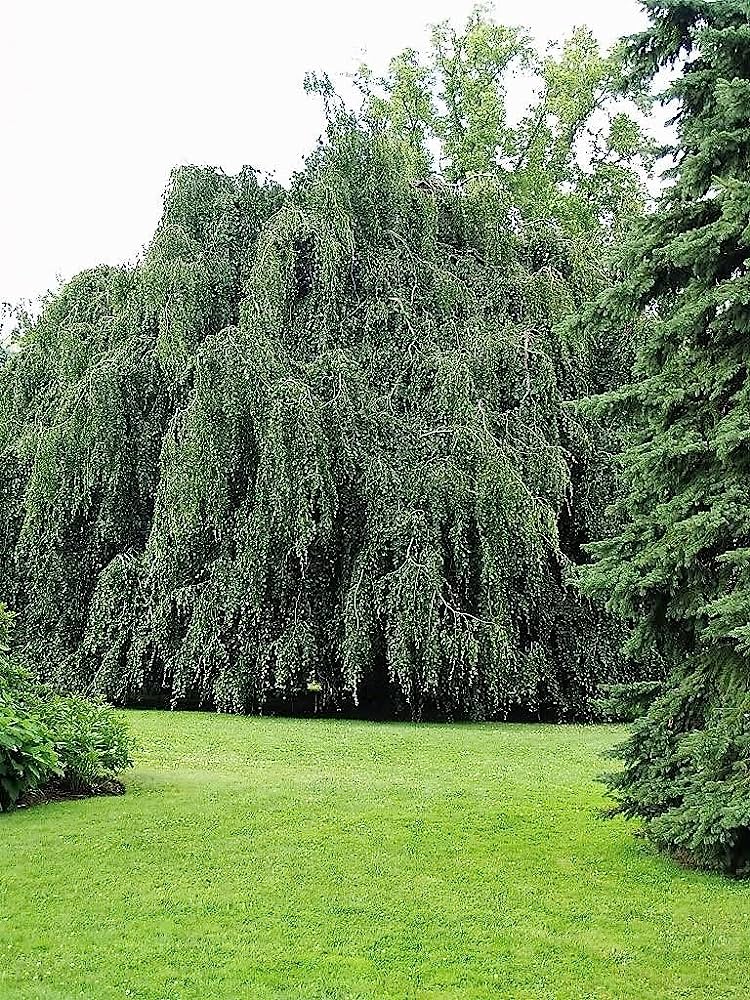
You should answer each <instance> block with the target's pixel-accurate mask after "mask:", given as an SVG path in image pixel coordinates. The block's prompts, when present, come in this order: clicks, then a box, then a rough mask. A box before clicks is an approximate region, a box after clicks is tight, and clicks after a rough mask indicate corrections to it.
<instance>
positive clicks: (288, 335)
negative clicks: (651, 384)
mask: <svg viewBox="0 0 750 1000" xmlns="http://www.w3.org/2000/svg"><path fill="white" fill-rule="evenodd" d="M618 66H619V64H618V61H617V59H616V58H615V57H614V56H612V57H606V58H605V57H603V56H601V55H600V53H599V51H598V49H597V47H596V45H595V44H594V42H593V40H592V39H591V36H590V35H588V34H587V33H585V32H579V33H577V34H576V35H574V36H573V38H572V39H571V40H570V41H569V42H568V43H567V44H566V46H565V47H563V49H562V50H561V51H559V52H558V53H556V54H551V55H548V56H547V57H545V58H543V59H540V58H539V57H537V56H535V55H534V53H533V52H532V50H531V48H530V46H529V44H528V42H527V40H526V39H525V38H524V37H523V36H522V34H521V33H519V32H518V31H516V30H514V29H507V28H503V27H500V26H497V25H494V24H492V23H491V22H490V21H489V20H488V19H487V17H486V16H485V15H483V14H482V13H481V12H477V13H476V14H475V15H474V16H473V17H472V18H471V19H470V20H469V23H468V24H467V26H466V27H465V29H464V30H463V32H457V31H455V30H453V29H451V28H450V27H449V26H447V25H443V26H440V27H438V28H436V29H435V32H434V36H433V45H432V49H431V53H430V56H429V58H427V59H425V60H424V61H421V60H420V58H419V57H418V56H417V55H416V54H415V53H413V52H406V53H402V54H401V55H400V56H398V57H397V58H396V59H395V60H394V61H393V62H392V64H391V66H390V68H389V71H388V73H387V74H386V76H385V77H383V78H380V79H378V78H376V77H375V76H374V75H373V74H372V73H371V72H370V71H369V70H368V69H367V68H366V67H363V68H362V69H361V70H360V71H359V72H358V73H357V74H356V77H355V83H356V85H357V86H358V88H359V90H360V92H361V102H360V103H359V104H358V105H357V106H356V107H355V108H354V109H351V108H349V107H347V106H346V105H345V104H344V102H343V101H342V100H341V99H340V98H339V97H338V95H337V94H336V92H335V90H334V88H333V86H332V84H331V82H330V80H329V79H328V78H326V77H311V78H310V79H309V80H308V87H309V89H310V90H312V91H315V92H316V93H317V94H318V95H319V96H320V97H321V98H322V100H323V102H324V105H325V109H326V116H327V131H326V135H325V138H324V139H323V140H322V141H321V142H320V144H319V146H318V148H317V149H316V150H315V151H314V152H313V153H312V154H311V155H310V157H309V158H308V160H307V162H306V164H305V167H304V169H303V170H301V171H300V172H299V173H298V174H297V175H296V176H295V177H294V178H293V179H292V181H291V183H290V185H289V187H288V189H286V190H282V189H281V188H280V187H279V186H277V185H276V184H273V183H269V182H264V183H261V182H259V180H258V178H257V177H256V176H255V174H254V173H253V172H252V171H250V170H244V171H243V172H242V173H241V174H240V175H239V176H238V177H228V176H226V175H224V174H223V173H221V172H219V171H215V170H209V169H198V168H183V169H181V170H178V171H176V172H175V173H174V175H173V177H172V180H171V183H170V186H169V189H168V192H167V196H166V200H165V207H164V214H163V218H162V220H161V222H160V224H159V227H158V229H157V232H156V234H155V237H154V239H153V242H152V243H151V245H150V247H149V248H148V250H147V252H146V253H145V256H144V258H143V260H142V261H141V262H140V263H139V264H138V265H137V266H135V267H132V268H99V269H95V270H93V271H89V272H85V273H84V274H81V275H79V276H78V277H77V278H75V279H74V280H73V281H72V282H70V283H69V284H68V285H66V286H65V287H63V288H62V289H61V290H60V291H59V292H58V294H57V295H55V296H54V297H53V298H52V299H51V300H50V301H49V302H48V303H47V305H46V306H45V308H44V310H43V312H42V314H41V316H40V317H39V319H38V320H37V321H36V322H35V323H33V324H31V325H30V327H29V328H28V329H27V331H26V333H25V335H24V337H23V340H22V350H21V352H20V353H19V354H18V355H17V356H15V357H13V358H12V359H10V360H9V361H8V363H7V364H5V365H4V366H3V367H2V369H0V382H1V385H0V463H1V468H0V491H1V492H0V590H2V591H3V592H4V593H7V594H8V595H9V596H10V597H11V598H12V600H13V602H14V604H15V605H16V606H17V607H18V608H19V609H21V611H22V615H21V616H20V624H21V629H22V633H23V641H24V644H25V646H26V650H27V653H29V654H30V655H31V656H32V657H33V658H34V660H35V662H37V663H38V664H39V668H40V670H41V672H42V673H43V674H44V676H45V677H47V678H48V679H50V680H53V681H54V682H56V683H58V684H60V685H63V686H66V687H75V688H85V689H95V690H99V691H103V692H106V694H107V695H108V696H109V697H111V698H113V699H116V700H118V701H120V702H127V701H131V702H132V701H138V700H139V699H143V698H156V699H158V700H160V701H161V702H163V703H167V704H170V705H172V706H178V705H181V704H186V703H196V702H197V703H201V704H208V705H213V706H215V707H216V708H218V709H219V710H222V711H253V710H260V709H262V708H263V707H264V706H266V705H268V704H269V702H271V703H276V702H278V701H282V702H285V703H286V704H293V699H294V697H295V694H298V693H299V692H303V693H304V692H305V691H306V690H307V689H308V688H309V689H311V690H315V691H319V692H320V694H321V697H322V700H323V702H324V703H326V704H328V705H330V706H332V707H338V708H352V707H353V706H355V705H359V706H360V708H361V710H362V711H365V712H373V711H376V710H377V711H382V712H387V713H388V714H391V715H406V716H412V717H417V718H419V717H425V716H438V717H468V718H493V717H499V716H506V715H507V714H508V713H510V712H512V711H515V710H521V711H523V712H525V713H529V714H535V715H538V714H540V713H544V714H546V715H549V716H553V717H558V718H586V717H589V716H590V715H591V714H592V712H593V710H594V709H593V697H594V695H595V694H596V691H597V688H598V685H599V684H600V683H601V682H602V681H609V682H611V681H615V680H622V679H626V678H630V677H632V676H633V670H634V669H635V668H634V667H633V665H632V663H631V662H630V661H629V660H628V659H627V658H625V657H623V656H622V655H621V653H620V651H619V646H620V643H621V640H622V628H623V627H622V626H621V625H620V624H618V623H617V621H616V619H614V618H613V617H612V616H610V615H609V614H608V613H606V612H602V611H598V610H596V609H594V608H593V607H592V606H591V605H590V604H589V602H588V600H587V599H585V598H582V597H581V596H580V595H579V594H578V593H577V591H576V590H575V588H574V587H573V586H572V577H573V575H574V571H575V568H576V564H577V563H578V562H580V561H581V559H582V558H583V556H582V545H583V543H584V542H585V541H586V539H587V538H589V537H591V533H592V527H593V526H594V525H596V524H597V523H598V521H599V520H600V519H601V517H602V510H603V505H604V503H605V501H606V498H607V494H608V492H611V489H612V481H611V476H610V474H609V473H608V472H607V471H606V464H605V463H604V462H603V460H602V455H601V451H602V449H603V448H606V446H607V440H606V438H607V434H606V432H604V431H600V430H597V429H595V428H594V426H593V425H592V424H590V423H587V422H586V421H585V420H584V418H582V417H581V416H580V415H578V414H576V413H575V412H574V411H572V410H571V409H570V408H569V407H567V406H566V403H565V401H566V399H567V398H569V397H573V396H576V395H580V394H581V393H582V392H584V391H590V390H592V388H593V389H594V390H596V389H600V388H602V387H608V386H611V385H612V384H613V381H614V382H617V381H618V380H620V379H621V377H622V372H623V370H624V368H626V367H627V361H628V357H629V353H630V350H631V348H630V345H629V343H628V341H627V339H625V340H623V339H622V338H620V337H618V338H610V339H608V338H602V339H601V341H600V342H599V343H597V344H596V345H594V346H593V347H592V346H591V344H590V343H589V342H586V343H585V344H584V342H583V341H577V340H576V339H575V338H572V339H571V338H565V337H563V336H561V335H560V334H559V333H557V332H556V331H557V326H558V324H559V322H560V321H561V320H563V319H564V318H565V317H566V316H568V315H569V314H570V313H571V311H573V310H576V309H577V308H578V307H579V306H580V305H581V303H582V302H584V301H586V300H588V299H589V298H590V297H591V296H592V294H594V292H595V291H596V290H597V289H598V288H600V287H601V286H602V284H603V282H604V281H605V280H606V277H607V273H608V262H609V257H610V256H611V255H612V254H613V253H614V249H615V247H616V245H617V243H618V241H619V239H620V235H621V232H622V229H623V227H625V226H626V225H627V224H628V222H629V220H631V219H632V217H633V216H634V215H635V214H637V212H638V210H639V206H640V205H642V200H643V197H642V186H641V184H640V181H639V172H638V168H639V164H641V163H642V162H643V161H644V160H645V159H647V156H648V146H647V143H646V142H645V140H644V139H643V137H642V136H641V134H640V131H639V130H638V128H637V126H636V125H635V122H634V121H633V119H632V118H630V117H628V116H627V115H624V114H623V113H622V112H621V111H619V112H618V111H616V108H617V107H619V105H618V104H617V102H616V99H615V94H616V91H617V86H618V82H619V75H620V71H619V68H618ZM519 68H520V69H524V70H525V71H527V72H530V73H534V74H536V77H537V80H538V82H539V85H540V89H539V95H538V99H537V102H536V103H535V105H534V106H533V107H532V108H531V109H530V110H529V111H528V114H527V115H526V116H525V117H523V118H522V120H521V121H520V123H517V124H515V125H511V124H510V123H509V119H508V115H507V113H506V110H505V108H506V93H505V92H506V84H507V82H508V80H509V79H510V78H511V77H512V74H513V73H514V72H515V71H516V69H519Z"/></svg>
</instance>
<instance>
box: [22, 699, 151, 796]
mask: <svg viewBox="0 0 750 1000" xmlns="http://www.w3.org/2000/svg"><path fill="white" fill-rule="evenodd" d="M39 718H40V719H41V720H42V722H43V723H44V724H45V725H46V726H47V728H48V730H49V732H50V733H51V734H52V742H53V745H54V748H55V752H56V754H57V759H58V761H59V767H60V770H61V773H62V777H63V780H64V782H65V785H66V787H68V788H71V789H74V790H88V789H92V788H95V787H96V785H97V784H98V783H100V782H101V781H102V780H104V779H107V778H111V777H114V776H115V775H117V774H119V773H120V772H121V771H124V770H125V769H126V768H128V767H132V766H133V759H132V756H131V753H132V742H131V740H130V737H129V735H128V728H127V723H126V722H125V719H124V718H123V717H122V716H120V715H118V714H116V713H115V712H113V711H112V709H111V707H110V706H109V705H107V704H106V703H104V702H102V701H99V700H92V699H88V698H78V697H72V696H68V697H60V696H56V697H52V698H50V699H48V700H46V701H45V703H44V704H43V705H42V706H41V708H40V711H39Z"/></svg>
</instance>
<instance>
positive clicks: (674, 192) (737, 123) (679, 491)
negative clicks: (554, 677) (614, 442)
mask: <svg viewBox="0 0 750 1000" xmlns="http://www.w3.org/2000/svg"><path fill="white" fill-rule="evenodd" d="M645 6H646V8H647V9H648V11H649V14H650V16H651V28H650V30H649V31H648V32H646V33H645V34H644V35H642V36H640V37H638V38H637V39H635V40H634V42H633V46H632V49H631V69H632V72H633V73H634V75H635V76H636V77H637V78H639V79H642V78H644V77H645V78H646V79H650V78H651V77H652V76H653V75H654V74H655V73H656V72H658V71H659V70H660V69H662V68H664V67H675V66H676V67H678V68H679V76H678V77H677V79H676V81H675V82H674V84H673V85H672V86H671V87H670V89H669V91H668V92H667V94H666V98H667V99H673V98H674V99H677V100H678V101H679V111H678V113H677V118H676V124H677V128H678V145H677V147H676V149H675V150H674V156H675V161H676V165H675V167H674V170H673V171H672V176H673V180H674V183H673V184H672V185H671V186H670V187H668V188H667V190H666V191H665V193H664V195H663V196H662V198H661V200H660V202H659V208H658V211H657V213H656V214H655V215H653V216H651V217H649V218H648V219H647V221H646V222H645V224H644V225H643V226H642V227H641V229H640V231H639V233H638V236H637V238H636V239H635V240H634V241H633V242H632V243H631V246H630V251H629V254H628V255H627V258H626V261H625V265H624V267H623V271H622V274H621V276H620V280H619V281H618V283H617V284H616V285H615V286H613V288H612V289H611V290H610V291H609V292H607V293H606V295H604V296H603V297H601V298H600V299H599V301H598V302H597V303H596V305H595V307H594V309H593V313H592V317H591V321H592V325H593V327H594V328H596V329H598V330H600V331H601V330H602V329H604V330H611V329H612V328H615V327H617V326H618V325H619V326H620V328H621V329H622V328H627V326H628V325H631V326H632V324H634V323H635V322H637V321H638V320H639V318H640V317H643V316H645V317H646V319H647V327H646V335H645V338H644V341H643V344H642V347H641V349H640V351H639V354H638V359H637V365H636V370H635V381H632V382H631V383H630V384H628V385H626V386H624V387H622V388H620V389H619V390H617V391H616V392H613V393H610V394H609V395H607V396H605V397H603V398H600V399H599V400H598V401H597V402H596V404H595V405H596V407H597V408H599V409H601V408H603V407H604V408H610V407H615V409H616V410H617V411H618V412H619V413H620V415H621V417H622V418H623V419H624V420H625V421H626V422H627V423H628V425H629V426H631V427H633V428H634V430H633V434H632V439H631V442H630V447H629V448H628V450H627V451H626V452H625V453H624V455H623V456H622V466H623V469H624V475H625V483H626V489H625V491H624V494H623V497H622V501H621V505H620V508H621V509H620V511H619V514H618V516H622V517H624V519H625V524H624V527H623V528H622V530H619V531H617V532H615V533H612V534H611V535H610V536H609V537H607V538H605V540H604V541H602V542H600V543H598V544H597V545H595V546H592V551H593V552H594V553H595V554H596V556H597V557H598V561H597V562H596V564H595V566H594V567H593V569H592V570H591V572H589V573H588V574H587V575H586V583H587V589H588V591H589V592H590V593H593V594H597V595H600V596H603V597H604V598H605V599H606V601H607V604H608V606H609V607H610V608H611V609H613V610H616V611H618V612H620V613H621V614H623V615H624V616H626V617H627V618H629V619H630V620H631V621H632V622H634V624H635V633H634V636H633V640H632V645H633V647H634V649H636V650H639V651H642V652H644V653H648V652H652V651H654V650H656V651H658V653H659V654H660V656H662V657H663V658H664V659H665V660H666V662H667V664H668V665H669V667H670V670H669V674H668V679H667V680H666V682H665V683H664V685H663V686H662V687H661V688H660V689H659V688H657V690H658V691H660V693H659V694H658V696H657V697H656V699H655V700H654V701H653V703H652V704H651V706H650V708H649V710H648V711H647V713H646V714H645V715H644V716H643V717H642V718H641V719H640V720H639V722H638V723H637V725H636V727H635V729H634V732H633V735H632V736H631V738H630V740H629V741H628V743H627V744H626V746H625V747H624V748H623V757H624V761H625V769H624V771H623V772H622V773H621V774H618V775H615V776H614V777H613V778H612V779H611V785H612V787H613V788H614V789H615V791H616V792H617V794H618V796H619V798H620V802H621V808H622V810H623V811H624V812H625V813H627V814H629V815H634V816H639V817H641V818H642V819H643V820H644V821H645V824H646V828H647V830H648V833H649V835H650V836H651V837H652V838H653V839H654V840H655V841H656V842H657V843H659V844H661V845H663V846H665V847H667V848H669V849H671V850H674V851H676V852H678V853H679V854H681V855H683V856H685V855H687V856H689V857H691V858H692V859H694V860H696V861H697V862H699V863H701V864H705V865H707V866H710V867H716V868H721V869H723V870H726V871H730V872H736V873H744V874H747V873H748V871H750V698H749V696H748V654H749V653H750V641H749V640H750V625H749V624H748V622H750V499H749V497H750V460H749V458H748V456H749V455H750V451H749V450H748V442H749V441H750V407H749V403H750V396H749V394H748V393H749V388H748V387H749V386H750V381H749V380H748V362H749V361H750V341H749V340H748V336H747V331H748V325H749V321H750V311H749V306H750V294H749V293H750V275H749V274H748V256H749V254H750V251H749V250H748V246H749V240H748V233H749V232H750V228H749V226H750V129H749V128H748V108H750V24H749V23H748V9H747V5H746V4H745V3H738V2H730V0H719V2H716V3H708V2H703V0H680V2H677V0H647V3H646V4H645Z"/></svg>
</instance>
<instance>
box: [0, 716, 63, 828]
mask: <svg viewBox="0 0 750 1000" xmlns="http://www.w3.org/2000/svg"><path fill="white" fill-rule="evenodd" d="M61 773H62V772H61V769H60V766H59V760H58V757H57V754H56V753H55V750H54V747H53V744H52V737H51V734H50V732H49V730H48V729H47V727H46V726H45V725H44V723H43V722H42V721H41V720H40V719H37V718H34V717H33V716H31V715H27V714H25V713H24V712H23V711H20V712H18V711H15V710H14V709H13V708H12V707H11V706H10V705H7V704H3V703H2V702H0V812H7V810H9V809H12V808H13V806H14V805H15V804H16V802H17V801H18V799H19V798H20V796H21V795H23V794H24V792H28V791H31V790H32V789H34V788H39V787H40V786H41V785H43V784H44V783H45V782H46V781H47V780H48V779H49V778H51V777H52V776H53V775H56V774H58V775H59V774H61Z"/></svg>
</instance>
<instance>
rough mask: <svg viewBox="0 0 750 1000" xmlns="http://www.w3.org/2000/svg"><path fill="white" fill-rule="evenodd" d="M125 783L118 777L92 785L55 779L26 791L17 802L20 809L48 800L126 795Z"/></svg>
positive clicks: (63, 800)
mask: <svg viewBox="0 0 750 1000" xmlns="http://www.w3.org/2000/svg"><path fill="white" fill-rule="evenodd" d="M124 794H125V785H123V783H122V782H121V781H118V780H117V778H104V779H102V780H101V781H97V782H94V783H93V784H90V785H80V784H77V783H76V784H71V783H70V782H68V781H64V780H60V779H55V780H53V781H50V782H49V783H48V784H46V785H45V786H44V787H43V788H35V789H33V790H32V791H30V792H26V793H25V794H24V795H22V796H21V798H20V799H19V800H18V802H17V803H16V807H17V808H18V809H24V808H26V807H28V806H37V805H44V804H45V803H47V802H67V801H68V800H70V799H90V798H93V797H94V796H98V795H124Z"/></svg>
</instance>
